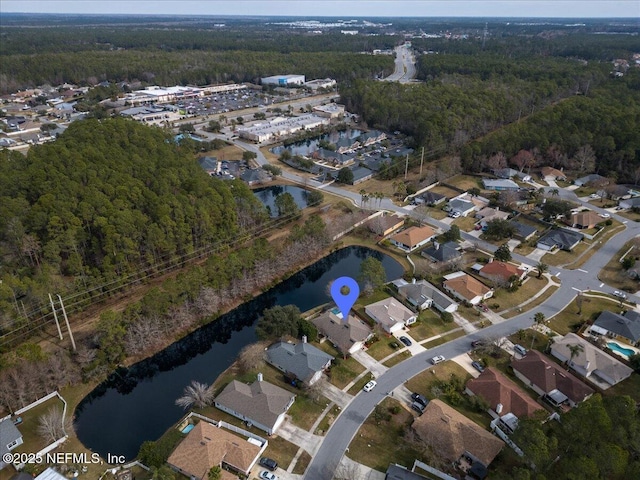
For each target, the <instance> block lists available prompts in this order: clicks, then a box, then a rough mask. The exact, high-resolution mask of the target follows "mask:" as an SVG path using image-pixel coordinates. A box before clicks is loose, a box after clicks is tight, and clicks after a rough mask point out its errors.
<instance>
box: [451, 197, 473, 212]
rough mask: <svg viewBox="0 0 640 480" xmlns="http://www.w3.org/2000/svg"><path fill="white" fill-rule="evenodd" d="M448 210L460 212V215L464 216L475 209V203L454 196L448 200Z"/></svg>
mask: <svg viewBox="0 0 640 480" xmlns="http://www.w3.org/2000/svg"><path fill="white" fill-rule="evenodd" d="M448 206H449V211H450V212H460V215H462V216H463V217H466V216H467V215H469V214H470V213H471V212H473V210H474V209H475V205H474V204H473V203H471V202H467V201H466V200H462V199H460V198H454V199H451V200H449V205H448Z"/></svg>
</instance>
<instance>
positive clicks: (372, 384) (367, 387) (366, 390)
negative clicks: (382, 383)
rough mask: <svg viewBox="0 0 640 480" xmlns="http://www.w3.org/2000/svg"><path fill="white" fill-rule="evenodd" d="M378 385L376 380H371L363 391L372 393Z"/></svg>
mask: <svg viewBox="0 0 640 480" xmlns="http://www.w3.org/2000/svg"><path fill="white" fill-rule="evenodd" d="M377 384H378V382H376V381H375V380H371V381H370V382H367V384H366V385H365V386H364V388H363V390H364V391H365V392H370V391H371V390H373V389H374V387H375V386H376V385H377Z"/></svg>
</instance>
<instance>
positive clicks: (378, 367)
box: [351, 350, 389, 378]
mask: <svg viewBox="0 0 640 480" xmlns="http://www.w3.org/2000/svg"><path fill="white" fill-rule="evenodd" d="M351 356H352V357H353V358H355V359H356V361H357V362H358V363H359V364H361V365H362V366H363V367H364V368H366V369H367V370H369V371H370V372H371V373H373V376H374V377H375V378H378V377H379V376H380V375H382V374H383V373H384V372H386V371H387V370H389V369H388V368H387V367H385V366H384V365H382V364H381V363H380V362H379V361H377V360H376V359H375V358H373V357H372V356H371V355H369V354H368V353H367V352H364V351H362V350H358V351H357V352H356V353H354V354H353V355H351Z"/></svg>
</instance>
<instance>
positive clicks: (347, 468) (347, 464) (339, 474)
mask: <svg viewBox="0 0 640 480" xmlns="http://www.w3.org/2000/svg"><path fill="white" fill-rule="evenodd" d="M362 479H363V477H362V472H361V471H360V468H359V467H358V464H357V463H355V462H351V461H349V460H348V459H347V458H343V459H342V461H341V462H340V463H339V464H338V466H337V467H336V468H335V471H334V474H333V478H332V480H362Z"/></svg>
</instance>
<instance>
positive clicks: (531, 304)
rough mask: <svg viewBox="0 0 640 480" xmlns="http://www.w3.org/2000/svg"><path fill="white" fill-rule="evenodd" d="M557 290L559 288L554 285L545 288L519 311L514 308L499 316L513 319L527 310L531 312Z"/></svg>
mask: <svg viewBox="0 0 640 480" xmlns="http://www.w3.org/2000/svg"><path fill="white" fill-rule="evenodd" d="M558 288H559V287H557V286H555V285H552V286H551V287H549V288H547V289H546V290H545V291H544V293H543V294H542V295H540V296H539V297H537V298H536V299H535V300H533V301H531V302H529V303H527V304H526V305H524V306H523V307H522V308H521V309H518V308H514V309H513V310H509V311H508V312H506V313H504V314H501V316H502V317H503V318H511V317H515V316H516V315H519V314H520V313H522V312H526V311H528V310H533V309H534V308H536V307H537V306H538V305H540V304H541V303H544V301H545V300H546V299H547V298H549V297H550V296H551V295H553V294H554V293H555V292H556V290H558Z"/></svg>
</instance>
